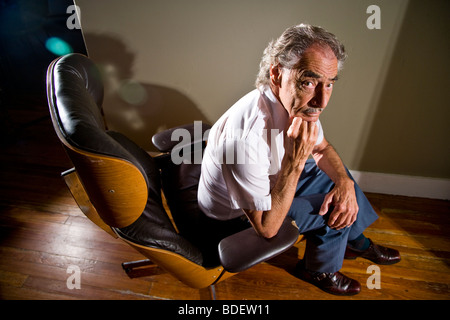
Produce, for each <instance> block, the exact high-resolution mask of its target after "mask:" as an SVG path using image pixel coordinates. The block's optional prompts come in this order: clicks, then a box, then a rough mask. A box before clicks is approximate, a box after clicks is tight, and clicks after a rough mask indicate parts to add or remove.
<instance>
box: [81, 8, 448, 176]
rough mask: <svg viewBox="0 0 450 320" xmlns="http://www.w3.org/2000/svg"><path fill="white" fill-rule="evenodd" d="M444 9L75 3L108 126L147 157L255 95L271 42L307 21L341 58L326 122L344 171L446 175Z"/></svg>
mask: <svg viewBox="0 0 450 320" xmlns="http://www.w3.org/2000/svg"><path fill="white" fill-rule="evenodd" d="M448 2H449V1H446V0H442V1H437V0H433V1H429V2H428V1H427V2H423V3H426V5H425V4H422V1H416V0H411V1H408V0H395V1H392V0H369V1H366V0H340V1H335V0H317V1H308V0H296V1H293V0H289V1H288V0H271V1H269V0H227V1H219V0H217V1H212V0H189V1H185V0H151V1H150V0H148V1H147V0H146V1H144V0H128V1H123V0H96V1H90V0H76V3H77V4H78V5H79V6H80V7H81V23H82V27H83V32H84V35H85V39H86V44H87V47H88V50H89V54H90V56H91V57H92V58H93V59H94V60H95V61H96V62H98V63H99V64H101V65H102V68H103V70H104V72H105V74H107V75H108V76H107V79H108V82H107V92H106V97H105V112H106V116H107V120H108V122H109V123H110V126H111V127H112V128H114V129H117V130H120V131H124V132H125V133H127V134H129V135H131V136H132V137H133V138H134V139H135V140H136V141H137V142H138V143H139V144H141V145H142V146H144V147H145V148H147V149H151V142H150V137H151V135H152V134H153V133H154V132H156V131H157V130H160V129H162V128H167V127H171V126H175V125H179V124H184V123H187V122H192V121H194V120H202V121H206V122H210V123H213V122H214V121H216V120H217V119H218V118H219V117H220V115H221V114H222V113H223V112H224V111H225V110H226V109H227V108H229V107H230V106H231V105H232V104H233V103H234V102H235V101H236V100H237V99H239V98H240V97H241V96H242V95H244V94H245V93H247V92H248V91H250V90H252V89H253V82H254V78H255V74H256V73H257V69H258V64H259V60H260V57H261V54H262V51H263V49H264V48H265V46H266V45H267V43H268V41H269V40H271V39H272V38H276V37H278V36H279V35H280V34H281V32H282V31H283V30H284V29H286V28H287V27H288V26H291V25H294V24H298V23H300V22H307V23H311V24H316V25H321V26H323V27H325V28H326V29H328V30H330V31H332V32H333V33H335V34H336V35H337V36H338V37H339V38H340V39H341V40H342V41H343V42H344V44H345V45H346V48H347V50H348V53H349V59H348V61H347V63H346V65H345V68H344V71H343V72H342V74H341V79H340V80H339V83H338V84H337V85H336V87H335V91H334V94H333V97H332V100H331V102H330V104H329V106H328V109H327V111H326V112H325V113H324V114H323V116H322V123H323V125H324V127H325V134H326V136H327V138H328V139H329V140H330V141H331V142H332V143H333V144H334V145H335V147H336V148H337V150H338V152H339V153H340V154H341V156H342V158H343V159H344V161H345V162H346V164H347V165H348V167H349V168H350V169H353V170H364V171H373V172H385V173H398V174H408V175H416V176H430V177H445V178H450V171H449V167H448V165H447V163H448V162H449V150H448V143H447V142H446V141H445V140H444V139H446V138H447V137H448V130H449V129H448V128H449V127H448V119H449V111H448V110H449V108H447V107H446V104H448V101H449V98H450V97H449V90H446V88H445V85H446V83H447V75H448V74H449V72H448V71H449V65H448V64H445V62H446V61H445V60H444V59H445V58H446V57H445V56H444V54H447V55H448V52H449V50H448V49H449V40H448V36H447V37H445V38H441V37H440V36H441V35H448V31H449V30H448V29H449V24H448V22H447V17H446V16H447V14H448V12H449V10H448V9H449V6H448ZM371 4H376V5H378V6H379V7H380V8H381V30H369V29H368V28H367V27H366V20H367V18H368V17H369V14H367V13H366V9H367V7H368V6H369V5H371ZM422 24H424V26H422V27H421V25H422ZM428 29H432V30H434V31H437V32H438V34H436V35H434V34H429V33H427V32H426V30H428ZM417 30H419V31H420V30H423V31H420V32H416V31H417ZM415 37H418V38H419V39H420V41H424V42H425V43H426V46H427V49H426V50H424V49H419V50H416V48H417V47H418V44H416V41H415ZM444 52H445V53H444ZM435 54H436V55H435ZM430 60H431V61H430ZM417 64H419V65H420V68H418V67H417ZM428 66H430V68H428ZM425 71H426V72H427V73H426V74H427V77H426V78H425V77H424V75H423V74H421V73H423V72H425ZM431 72H433V78H430V77H429V76H431ZM127 80H132V81H127ZM439 88H440V89H439ZM430 95H433V96H434V97H433V98H432V99H427V97H429V96H430ZM440 101H442V103H440ZM428 105H431V108H432V110H433V112H432V114H431V113H428V112H426V111H424V110H426V109H424V106H425V107H428ZM428 108H429V107H428ZM432 117H434V118H432ZM425 119H427V120H426V121H424V120H425ZM418 123H420V125H419V124H418ZM424 133H426V134H424ZM433 150H436V152H438V151H437V150H440V151H439V156H436V154H433Z"/></svg>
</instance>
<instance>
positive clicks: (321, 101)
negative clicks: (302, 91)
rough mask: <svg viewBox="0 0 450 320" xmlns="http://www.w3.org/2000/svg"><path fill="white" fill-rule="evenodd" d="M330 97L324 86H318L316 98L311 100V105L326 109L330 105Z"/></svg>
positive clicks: (315, 93)
mask: <svg viewBox="0 0 450 320" xmlns="http://www.w3.org/2000/svg"><path fill="white" fill-rule="evenodd" d="M328 100H329V95H328V94H327V93H326V91H325V88H324V87H323V86H317V87H316V90H315V92H314V98H313V99H311V105H312V106H313V107H316V108H325V107H326V106H327V104H328Z"/></svg>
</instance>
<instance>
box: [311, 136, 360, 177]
mask: <svg viewBox="0 0 450 320" xmlns="http://www.w3.org/2000/svg"><path fill="white" fill-rule="evenodd" d="M313 158H314V160H315V161H316V163H317V166H318V167H319V169H320V170H322V171H323V172H325V173H326V174H327V175H328V177H330V179H331V180H333V182H334V183H335V184H336V185H339V184H342V183H350V182H351V183H353V181H352V180H351V179H350V178H349V176H348V175H347V171H346V169H345V166H344V164H343V163H342V160H341V158H340V157H339V155H338V153H337V152H336V150H335V149H334V148H333V146H332V145H331V144H329V143H328V144H327V145H326V147H325V148H323V149H322V150H320V151H318V152H314V153H313Z"/></svg>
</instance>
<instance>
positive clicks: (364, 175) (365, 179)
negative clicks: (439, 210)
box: [350, 170, 450, 200]
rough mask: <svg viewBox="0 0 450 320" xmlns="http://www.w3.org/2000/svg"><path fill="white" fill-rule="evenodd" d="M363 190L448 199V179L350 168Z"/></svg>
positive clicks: (449, 182)
mask: <svg viewBox="0 0 450 320" xmlns="http://www.w3.org/2000/svg"><path fill="white" fill-rule="evenodd" d="M350 173H351V174H352V176H353V178H354V179H355V181H356V182H357V183H358V185H359V186H360V188H361V189H362V190H363V191H365V192H373V193H384V194H392V195H401V196H408V197H420V198H431V199H443V200H450V180H447V179H438V178H426V177H415V176H403V175H397V174H386V173H376V172H363V171H355V170H350Z"/></svg>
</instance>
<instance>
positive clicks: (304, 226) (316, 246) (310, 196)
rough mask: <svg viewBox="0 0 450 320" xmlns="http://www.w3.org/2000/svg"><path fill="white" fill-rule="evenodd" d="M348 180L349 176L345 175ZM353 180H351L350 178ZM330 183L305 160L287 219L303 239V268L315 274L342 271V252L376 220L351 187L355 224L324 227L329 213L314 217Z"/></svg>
mask: <svg viewBox="0 0 450 320" xmlns="http://www.w3.org/2000/svg"><path fill="white" fill-rule="evenodd" d="M347 173H348V175H349V177H350V178H352V177H351V175H350V173H349V172H348V171H347ZM352 179H353V178H352ZM333 187H334V183H333V181H331V179H330V178H329V177H328V176H327V175H326V174H325V172H323V171H322V170H320V169H319V168H318V167H317V165H316V163H315V162H314V160H308V161H307V162H306V165H305V169H304V170H303V172H302V174H301V176H300V179H299V182H298V184H297V190H296V193H295V197H294V200H293V201H292V205H291V208H290V210H289V213H288V215H289V216H290V217H291V218H292V219H294V220H295V222H296V224H297V226H298V227H299V232H300V233H301V234H304V235H305V237H306V250H305V256H304V262H305V268H306V269H308V270H311V271H318V272H336V271H339V270H340V269H341V268H342V262H343V260H344V254H345V248H346V246H347V242H348V241H349V240H354V239H356V238H357V237H358V236H359V235H360V234H361V233H363V231H364V230H365V229H366V228H367V227H368V226H369V225H371V224H372V223H373V222H374V221H375V220H376V219H377V218H378V216H377V214H376V213H375V211H374V210H373V208H372V206H371V204H370V202H369V200H367V198H366V196H365V195H364V193H363V192H362V190H361V189H360V188H359V187H358V185H357V184H356V183H355V192H356V199H357V202H358V206H359V212H358V216H357V219H356V221H355V222H354V223H353V224H352V225H351V226H349V227H346V228H344V229H341V230H335V229H331V228H330V227H328V225H327V221H328V217H329V213H330V212H331V211H332V210H333V208H330V211H329V212H328V213H327V214H325V215H324V216H320V215H319V214H318V212H319V210H320V207H321V205H322V203H323V200H324V198H325V196H326V194H327V193H328V192H330V191H331V189H333Z"/></svg>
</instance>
